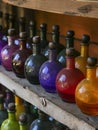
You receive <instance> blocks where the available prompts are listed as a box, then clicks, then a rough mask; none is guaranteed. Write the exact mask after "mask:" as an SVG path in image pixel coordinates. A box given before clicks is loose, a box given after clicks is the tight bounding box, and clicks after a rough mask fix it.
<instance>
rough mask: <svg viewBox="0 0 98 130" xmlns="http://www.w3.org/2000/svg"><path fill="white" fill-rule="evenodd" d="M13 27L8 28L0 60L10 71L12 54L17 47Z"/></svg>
mask: <svg viewBox="0 0 98 130" xmlns="http://www.w3.org/2000/svg"><path fill="white" fill-rule="evenodd" d="M15 38H16V35H15V29H9V30H8V45H6V46H5V47H4V48H3V49H2V51H1V60H2V65H3V67H4V68H5V69H6V70H8V71H11V70H12V54H13V53H14V52H15V51H16V50H17V49H19V46H17V45H16V44H15Z"/></svg>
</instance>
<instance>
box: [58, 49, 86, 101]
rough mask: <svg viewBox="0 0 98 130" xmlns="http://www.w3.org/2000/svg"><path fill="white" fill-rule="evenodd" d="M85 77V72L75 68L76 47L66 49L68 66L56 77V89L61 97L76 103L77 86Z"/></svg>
mask: <svg viewBox="0 0 98 130" xmlns="http://www.w3.org/2000/svg"><path fill="white" fill-rule="evenodd" d="M84 78H85V77H84V74H83V73H82V72H81V71H80V70H79V69H77V68H75V56H74V48H68V49H66V68H64V69H62V70H61V71H60V72H59V73H58V75H57V78H56V89H57V92H58V94H59V96H60V97H61V99H62V100H64V101H66V102H73V103H74V102H75V89H76V86H77V84H78V83H79V82H80V81H81V80H82V79H84Z"/></svg>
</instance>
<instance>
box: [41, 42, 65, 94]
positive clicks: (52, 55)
mask: <svg viewBox="0 0 98 130" xmlns="http://www.w3.org/2000/svg"><path fill="white" fill-rule="evenodd" d="M56 57H57V50H56V45H55V43H53V42H49V60H48V61H46V62H44V63H43V64H42V65H41V67H40V71H39V81H40V85H41V86H42V87H43V88H44V89H45V91H47V92H50V93H55V92H56V86H55V81H56V76H57V74H58V72H59V71H60V70H61V69H62V68H63V66H62V64H61V63H60V62H58V61H57V58H56Z"/></svg>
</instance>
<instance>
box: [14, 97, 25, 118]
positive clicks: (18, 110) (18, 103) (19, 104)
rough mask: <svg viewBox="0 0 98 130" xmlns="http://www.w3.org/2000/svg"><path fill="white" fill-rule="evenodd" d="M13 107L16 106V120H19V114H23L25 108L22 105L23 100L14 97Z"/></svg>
mask: <svg viewBox="0 0 98 130" xmlns="http://www.w3.org/2000/svg"><path fill="white" fill-rule="evenodd" d="M15 105H16V119H17V120H19V116H20V114H21V113H23V112H25V107H24V104H23V100H22V99H21V98H20V97H18V96H16V95H15Z"/></svg>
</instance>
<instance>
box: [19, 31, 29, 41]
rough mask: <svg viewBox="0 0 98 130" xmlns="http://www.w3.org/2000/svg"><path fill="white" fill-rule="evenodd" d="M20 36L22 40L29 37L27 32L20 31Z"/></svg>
mask: <svg viewBox="0 0 98 130" xmlns="http://www.w3.org/2000/svg"><path fill="white" fill-rule="evenodd" d="M19 37H20V39H22V40H24V39H26V38H27V32H20V33H19Z"/></svg>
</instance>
